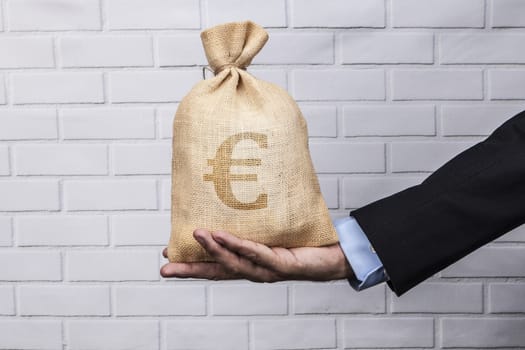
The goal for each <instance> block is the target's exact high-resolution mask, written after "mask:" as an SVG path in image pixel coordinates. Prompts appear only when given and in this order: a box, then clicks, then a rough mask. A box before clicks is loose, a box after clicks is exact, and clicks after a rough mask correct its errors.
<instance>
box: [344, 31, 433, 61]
mask: <svg viewBox="0 0 525 350" xmlns="http://www.w3.org/2000/svg"><path fill="white" fill-rule="evenodd" d="M341 47H342V63H349V64H369V63H378V64H384V63H395V64H398V63H432V62H434V36H433V34H428V33H378V32H377V33H376V32H374V33H359V34H343V35H342V36H341Z"/></svg>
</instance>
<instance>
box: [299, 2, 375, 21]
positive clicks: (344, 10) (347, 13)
mask: <svg viewBox="0 0 525 350" xmlns="http://www.w3.org/2000/svg"><path fill="white" fill-rule="evenodd" d="M291 15H292V23H293V26H294V27H342V28H351V27H376V28H384V27H385V3H384V1H381V0H370V1H356V0H353V1H348V0H333V1H331V2H330V6H327V5H326V2H324V1H322V0H296V1H294V2H293V3H292V11H291Z"/></svg>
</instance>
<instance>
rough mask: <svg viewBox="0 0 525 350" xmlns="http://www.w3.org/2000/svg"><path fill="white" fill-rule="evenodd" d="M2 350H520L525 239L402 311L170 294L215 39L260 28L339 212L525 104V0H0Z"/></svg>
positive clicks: (264, 59)
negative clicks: (202, 88)
mask: <svg viewBox="0 0 525 350" xmlns="http://www.w3.org/2000/svg"><path fill="white" fill-rule="evenodd" d="M0 5H1V6H0V10H1V11H0V12H1V13H0V22H1V23H0V28H2V32H1V33H0V104H1V106H0V140H1V141H0V142H1V144H0V246H1V247H0V348H1V349H42V350H43V349H68V350H77V349H78V350H80V349H96V350H100V349H110V350H113V349H131V348H133V349H147V350H150V349H162V350H165V349H186V350H188V349H214V350H217V349H226V350H236V349H240V350H244V349H250V350H259V349H313V348H315V349H346V348H350V349H364V348H392V347H394V348H417V349H422V348H434V349H439V348H449V349H455V348H476V349H477V348H483V347H489V348H500V347H501V348H525V332H524V329H525V229H524V228H523V227H522V228H519V229H517V230H515V231H514V232H511V233H509V234H507V235H505V236H504V237H502V238H501V239H499V240H498V241H496V242H494V243H491V244H489V245H488V246H486V247H484V248H482V249H481V250H479V251H478V252H476V253H474V254H472V255H471V256H469V257H467V258H465V259H463V260H462V261H460V262H458V263H457V264H455V265H454V266H452V267H450V268H448V269H446V270H445V271H443V272H442V273H440V274H439V275H437V276H435V277H433V278H432V279H431V280H430V281H428V282H425V283H423V284H422V285H420V286H418V287H416V288H415V289H413V290H412V291H410V292H409V293H408V294H407V295H405V296H403V297H401V298H397V297H395V296H394V295H393V294H392V293H391V292H390V290H389V289H388V288H387V287H385V285H381V286H377V287H374V288H372V289H369V290H367V291H364V292H361V293H356V292H354V291H353V290H352V289H351V288H350V287H349V286H348V285H347V283H346V282H345V281H340V282H335V283H306V282H290V283H278V284H273V285H257V284H252V283H248V282H243V281H231V282H220V283H217V282H206V281H197V280H195V281H191V280H190V281H176V280H164V279H162V278H160V276H159V273H158V270H159V267H160V265H161V264H162V263H163V259H162V257H161V255H160V251H161V249H162V247H164V245H165V244H166V242H167V240H168V237H169V205H170V198H169V192H170V181H169V174H170V157H171V155H170V148H171V147H170V137H171V122H172V116H173V114H174V112H175V110H176V108H177V102H178V101H180V99H181V98H182V96H183V95H184V94H185V93H186V92H187V91H188V90H189V89H190V87H191V86H193V84H195V83H196V82H197V81H199V80H200V79H202V73H201V67H202V66H203V65H205V64H206V60H205V57H204V54H203V50H202V47H201V43H200V39H199V33H200V31H201V30H202V29H203V28H207V27H209V26H211V25H214V24H218V23H222V22H227V21H230V20H244V19H252V20H254V21H256V22H258V23H260V24H262V25H264V26H265V27H266V28H267V29H268V31H269V32H270V36H271V38H270V41H269V42H268V44H267V46H266V47H265V48H264V49H263V51H262V52H261V53H260V55H258V56H257V58H256V59H255V60H254V62H253V63H254V64H253V65H252V66H251V67H250V68H249V71H250V72H252V73H253V74H254V75H256V76H258V77H260V78H262V79H266V80H269V81H272V82H275V83H277V84H279V85H281V86H282V87H284V88H286V89H288V91H290V93H291V94H292V96H293V97H294V98H295V99H296V100H298V101H299V104H300V106H301V108H302V110H303V112H304V114H305V117H306V119H307V122H308V126H309V132H310V136H311V138H310V148H311V152H312V157H313V159H314V164H315V167H316V170H317V172H318V173H319V177H320V182H321V185H322V190H323V194H324V196H325V198H326V201H327V204H328V206H329V207H330V209H331V213H332V214H333V216H334V217H339V216H343V215H348V211H349V210H350V209H351V208H356V207H359V206H362V205H364V204H366V203H368V202H370V201H373V200H375V199H378V198H381V197H382V196H385V195H388V194H391V193H394V192H396V191H398V190H401V189H403V188H406V187H408V186H411V185H413V184H416V183H418V182H419V181H421V180H422V179H424V178H425V177H426V176H427V175H428V174H429V173H430V172H432V171H433V170H434V169H436V168H437V167H438V166H440V165H441V164H443V163H444V162H445V161H446V160H448V159H450V158H451V157H453V156H454V155H455V154H457V153H458V152H460V151H462V150H464V149H465V148H467V147H469V146H470V145H472V144H474V143H475V142H478V141H480V140H482V139H483V138H484V137H485V136H486V135H488V134H489V133H490V132H491V131H492V130H494V129H495V128H496V127H497V126H498V125H499V124H501V123H502V122H503V121H504V120H506V119H508V118H510V117H511V116H513V115H514V114H516V113H517V112H519V111H521V110H523V109H525V1H523V0H325V1H323V0H249V1H247V0H245V1H241V0H0Z"/></svg>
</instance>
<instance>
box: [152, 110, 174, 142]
mask: <svg viewBox="0 0 525 350" xmlns="http://www.w3.org/2000/svg"><path fill="white" fill-rule="evenodd" d="M177 108H178V105H176V106H174V107H169V108H168V107H166V108H159V109H157V119H158V120H159V129H160V130H159V133H160V138H162V139H171V138H172V137H173V120H174V119H175V112H176V111H177Z"/></svg>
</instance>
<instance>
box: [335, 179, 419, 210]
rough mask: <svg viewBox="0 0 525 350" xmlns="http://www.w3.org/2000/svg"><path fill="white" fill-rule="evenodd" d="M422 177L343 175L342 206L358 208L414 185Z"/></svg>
mask: <svg viewBox="0 0 525 350" xmlns="http://www.w3.org/2000/svg"><path fill="white" fill-rule="evenodd" d="M421 181H423V177H413V176H410V177H400V176H396V177H345V178H344V179H343V199H344V203H343V205H344V208H347V209H349V208H359V207H362V206H364V205H366V204H369V203H372V202H374V201H376V200H379V199H381V198H383V197H386V196H389V195H392V194H394V193H397V192H399V191H402V190H404V189H406V188H408V187H412V186H415V185H417V184H419V183H421Z"/></svg>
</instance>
